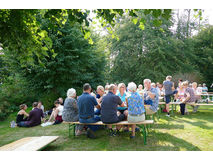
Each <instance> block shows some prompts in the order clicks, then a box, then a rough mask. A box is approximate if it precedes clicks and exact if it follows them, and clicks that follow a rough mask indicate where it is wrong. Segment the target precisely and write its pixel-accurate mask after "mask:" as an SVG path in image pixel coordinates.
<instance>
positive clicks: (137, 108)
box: [126, 82, 145, 138]
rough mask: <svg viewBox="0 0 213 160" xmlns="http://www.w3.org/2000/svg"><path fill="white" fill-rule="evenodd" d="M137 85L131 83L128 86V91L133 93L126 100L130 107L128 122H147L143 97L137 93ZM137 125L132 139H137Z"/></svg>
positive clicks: (133, 126)
mask: <svg viewBox="0 0 213 160" xmlns="http://www.w3.org/2000/svg"><path fill="white" fill-rule="evenodd" d="M136 88H137V87H136V84H135V83H134V82H131V83H129V84H128V89H129V91H130V92H131V95H129V96H128V97H127V98H126V103H127V107H128V122H129V123H136V122H141V121H144V120H145V114H144V113H145V108H144V103H143V99H142V97H141V96H140V95H139V94H138V93H137V92H136ZM135 128H136V125H135V124H134V125H132V135H131V136H130V138H134V137H135Z"/></svg>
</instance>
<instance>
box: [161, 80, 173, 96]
mask: <svg viewBox="0 0 213 160" xmlns="http://www.w3.org/2000/svg"><path fill="white" fill-rule="evenodd" d="M163 86H164V89H165V95H172V93H173V91H172V86H173V82H171V81H168V80H166V81H164V82H163Z"/></svg>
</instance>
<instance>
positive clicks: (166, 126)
mask: <svg viewBox="0 0 213 160" xmlns="http://www.w3.org/2000/svg"><path fill="white" fill-rule="evenodd" d="M154 128H155V129H184V125H177V124H175V125H174V124H156V125H155V127H154Z"/></svg>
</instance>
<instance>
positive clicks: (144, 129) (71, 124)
mask: <svg viewBox="0 0 213 160" xmlns="http://www.w3.org/2000/svg"><path fill="white" fill-rule="evenodd" d="M63 123H66V124H68V125H69V128H68V129H69V137H70V131H71V129H72V128H73V136H74V137H75V127H76V125H77V124H82V125H110V124H106V123H103V122H102V121H98V122H96V123H80V122H65V121H64V122H63ZM153 123H154V121H153V120H145V121H143V122H137V123H128V121H121V122H118V123H113V124H112V125H133V124H137V125H138V127H139V128H140V129H141V133H142V134H143V137H144V145H146V137H147V127H146V125H149V124H153Z"/></svg>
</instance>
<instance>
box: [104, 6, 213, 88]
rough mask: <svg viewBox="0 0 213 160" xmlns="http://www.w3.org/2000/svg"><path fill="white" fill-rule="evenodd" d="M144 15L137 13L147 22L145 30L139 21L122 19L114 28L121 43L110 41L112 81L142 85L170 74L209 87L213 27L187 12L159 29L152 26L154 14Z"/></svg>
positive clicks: (110, 39)
mask: <svg viewBox="0 0 213 160" xmlns="http://www.w3.org/2000/svg"><path fill="white" fill-rule="evenodd" d="M144 12H145V11H144V10H141V11H139V12H137V14H138V17H139V18H140V17H144V18H145V20H146V23H145V27H144V30H141V29H140V23H139V22H138V21H136V22H135V23H132V21H134V20H133V18H132V17H129V16H123V17H120V19H119V20H118V21H119V22H118V23H117V25H116V26H115V32H116V34H117V35H118V38H119V40H115V39H112V38H111V37H109V38H108V39H109V40H108V41H109V44H110V53H111V62H110V63H111V70H110V73H109V75H110V77H111V81H113V82H121V81H122V82H125V83H128V82H130V81H134V82H136V83H137V84H140V83H143V79H145V78H150V79H151V80H152V81H154V82H163V80H165V77H166V76H167V75H172V76H173V77H174V78H175V79H177V78H182V79H185V77H188V78H189V79H187V80H190V81H197V82H199V83H201V82H205V83H207V85H208V86H210V85H211V83H212V80H213V76H212V73H210V72H211V70H212V68H211V67H212V66H213V65H212V63H213V61H212V60H213V59H212V58H213V52H212V44H213V41H212V35H211V32H212V30H213V27H212V26H208V25H204V24H203V23H202V21H201V22H199V21H200V20H197V21H198V22H199V23H195V20H193V21H192V20H190V18H187V15H188V16H190V15H189V14H188V12H189V11H188V10H187V15H186V16H185V17H184V16H182V17H179V18H178V19H175V18H171V19H169V20H167V19H164V20H163V21H162V25H161V26H159V27H158V26H155V25H154V24H153V15H146V16H144ZM173 17H175V12H173ZM197 18H200V17H199V16H198V17H197ZM185 19H187V20H185ZM174 24H175V25H174ZM198 25H199V27H198ZM174 26H176V28H174ZM187 26H188V27H187ZM198 30H200V31H199V33H198V34H197V35H194V36H192V31H198ZM186 75H188V76H186Z"/></svg>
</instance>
